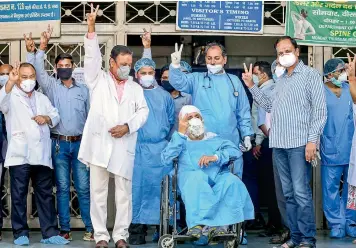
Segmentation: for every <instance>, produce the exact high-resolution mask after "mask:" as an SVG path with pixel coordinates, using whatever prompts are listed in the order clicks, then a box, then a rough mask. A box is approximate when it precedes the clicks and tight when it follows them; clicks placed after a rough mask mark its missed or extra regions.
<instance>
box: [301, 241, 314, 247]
mask: <svg viewBox="0 0 356 248" xmlns="http://www.w3.org/2000/svg"><path fill="white" fill-rule="evenodd" d="M298 248H315V245H314V244H310V243H308V242H302V243H300V244H299V246H298Z"/></svg>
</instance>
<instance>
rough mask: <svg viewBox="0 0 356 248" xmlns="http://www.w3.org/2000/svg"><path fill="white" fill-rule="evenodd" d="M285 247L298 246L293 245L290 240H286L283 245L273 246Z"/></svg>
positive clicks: (294, 247) (295, 247)
mask: <svg viewBox="0 0 356 248" xmlns="http://www.w3.org/2000/svg"><path fill="white" fill-rule="evenodd" d="M285 246H286V247H288V248H297V247H299V246H298V245H296V244H294V243H293V241H292V240H288V241H286V242H285V243H283V244H282V245H279V246H274V247H273V248H285Z"/></svg>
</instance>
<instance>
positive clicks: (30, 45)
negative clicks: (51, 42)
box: [23, 33, 36, 53]
mask: <svg viewBox="0 0 356 248" xmlns="http://www.w3.org/2000/svg"><path fill="white" fill-rule="evenodd" d="M23 38H24V40H25V43H26V50H27V52H28V53H33V52H35V48H36V46H35V42H34V41H33V40H32V33H30V35H29V36H28V37H27V36H26V34H24V35H23Z"/></svg>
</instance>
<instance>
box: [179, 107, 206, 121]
mask: <svg viewBox="0 0 356 248" xmlns="http://www.w3.org/2000/svg"><path fill="white" fill-rule="evenodd" d="M191 113H199V114H200V115H201V112H200V110H199V109H198V108H197V107H195V106H193V105H185V106H183V108H182V109H181V110H180V112H179V118H182V117H184V116H185V115H187V114H191Z"/></svg>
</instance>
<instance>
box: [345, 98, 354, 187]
mask: <svg viewBox="0 0 356 248" xmlns="http://www.w3.org/2000/svg"><path fill="white" fill-rule="evenodd" d="M353 111H354V124H355V128H356V105H355V104H353ZM347 182H348V183H349V184H351V185H352V186H355V187H356V131H355V133H354V137H353V139H352V147H351V155H350V165H349V173H348V178H347Z"/></svg>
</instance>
